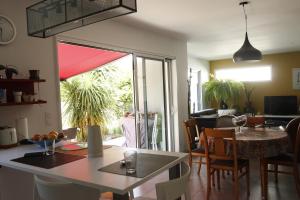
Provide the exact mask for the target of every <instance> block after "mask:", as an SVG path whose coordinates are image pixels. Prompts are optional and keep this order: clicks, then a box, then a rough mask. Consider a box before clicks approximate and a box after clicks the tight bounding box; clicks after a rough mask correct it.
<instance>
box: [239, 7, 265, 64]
mask: <svg viewBox="0 0 300 200" xmlns="http://www.w3.org/2000/svg"><path fill="white" fill-rule="evenodd" d="M249 3H250V2H249V1H241V2H240V3H239V5H240V6H242V7H243V11H244V16H245V23H246V36H245V41H244V44H243V45H242V47H241V48H240V49H239V50H238V51H237V52H235V53H234V54H233V62H235V63H237V62H243V61H260V60H261V59H262V55H261V52H260V51H259V50H258V49H256V48H254V47H253V46H252V45H251V44H250V42H249V39H248V32H247V30H248V20H247V19H248V17H247V13H246V10H245V5H247V4H249Z"/></svg>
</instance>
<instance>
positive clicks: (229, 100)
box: [203, 79, 244, 109]
mask: <svg viewBox="0 0 300 200" xmlns="http://www.w3.org/2000/svg"><path fill="white" fill-rule="evenodd" d="M203 87H204V99H205V101H206V103H208V104H212V103H213V102H216V103H217V104H218V105H220V109H227V108H228V105H229V107H231V108H233V107H234V106H236V105H238V101H239V97H240V96H241V91H242V90H243V89H244V84H243V83H242V82H238V81H232V80H217V79H212V80H210V81H208V82H206V83H205V84H204V85H203Z"/></svg>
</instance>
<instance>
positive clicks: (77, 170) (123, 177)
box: [0, 145, 188, 200]
mask: <svg viewBox="0 0 300 200" xmlns="http://www.w3.org/2000/svg"><path fill="white" fill-rule="evenodd" d="M127 150H136V151H137V154H138V161H139V159H141V160H140V162H138V164H137V166H138V167H137V172H136V175H128V174H126V173H124V169H121V165H120V161H121V160H122V159H123V158H124V152H126V151H127ZM37 151H41V149H40V148H38V147H37V146H36V145H22V146H18V147H15V148H11V149H6V150H0V166H2V167H1V168H0V184H1V185H2V186H3V188H5V189H3V190H2V191H1V187H0V194H1V196H2V199H1V200H11V199H17V198H20V199H30V198H26V197H25V196H24V195H23V194H22V189H23V188H22V185H21V184H19V183H18V182H20V181H22V180H21V177H19V176H14V174H16V173H15V172H18V171H19V172H24V173H26V174H27V175H26V176H30V177H31V178H30V179H29V180H30V181H28V183H23V185H26V184H32V185H33V179H32V177H33V175H41V176H45V177H50V178H55V179H58V180H62V181H68V182H72V183H74V184H79V185H82V186H85V187H91V188H95V189H99V190H100V191H105V192H107V191H110V192H112V193H113V199H117V200H119V199H122V200H123V199H124V200H128V199H129V195H128V193H129V192H130V191H132V190H133V189H134V188H136V187H138V186H140V185H142V184H143V183H145V182H146V181H148V180H150V179H151V178H153V177H155V176H157V175H159V174H160V173H162V172H163V171H166V170H168V171H169V178H170V179H174V178H178V177H180V163H181V162H183V161H186V160H187V158H188V154H186V153H179V152H166V151H152V150H147V149H135V148H124V147H116V146H112V147H110V148H106V149H104V153H103V156H102V157H95V158H90V157H86V156H83V157H80V158H78V159H73V160H72V161H71V162H67V163H64V164H62V165H57V166H55V165H53V166H52V165H51V166H50V167H49V166H48V165H46V164H45V163H42V162H43V159H41V160H40V163H38V165H32V164H35V163H34V162H32V161H30V162H23V161H24V153H28V152H37ZM56 154H57V156H58V158H59V156H60V154H62V153H60V152H58V153H56ZM63 155H64V156H65V155H66V154H63ZM70 156H75V155H70ZM143 159H144V160H143ZM25 160H26V159H25ZM58 160H59V159H58ZM22 162H23V163H22ZM45 162H46V161H45ZM6 170H14V171H15V172H13V173H11V175H8V176H5V171H6ZM1 171H3V172H2V173H1ZM8 179H10V181H7V180H8ZM9 182H10V183H11V185H12V186H11V187H12V188H8V187H9V186H7V185H8V184H9ZM25 187H28V186H24V188H25ZM13 191H18V193H19V194H16V192H13ZM12 193H15V194H12ZM27 193H28V191H27ZM24 194H25V192H24ZM9 196H10V197H9Z"/></svg>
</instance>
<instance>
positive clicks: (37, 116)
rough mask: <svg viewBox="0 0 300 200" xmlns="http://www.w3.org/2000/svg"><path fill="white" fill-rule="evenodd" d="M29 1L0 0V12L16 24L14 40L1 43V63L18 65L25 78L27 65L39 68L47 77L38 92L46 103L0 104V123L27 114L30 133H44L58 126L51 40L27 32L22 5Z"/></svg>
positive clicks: (7, 122)
mask: <svg viewBox="0 0 300 200" xmlns="http://www.w3.org/2000/svg"><path fill="white" fill-rule="evenodd" d="M29 3H33V1H29V0H28V1H18V0H0V14H2V15H6V16H8V17H9V18H11V19H12V20H13V22H14V23H15V25H16V28H17V37H16V40H15V41H14V42H13V43H12V44H9V45H5V46H0V63H1V64H11V65H15V66H17V67H18V68H17V69H18V71H19V72H20V73H21V74H20V76H19V77H27V78H28V69H40V70H41V72H40V77H41V78H44V79H46V80H47V82H46V83H41V84H40V91H41V92H40V95H41V97H42V98H43V99H46V100H47V101H48V103H47V104H45V105H41V106H39V105H30V106H11V107H0V125H10V126H15V119H16V118H19V117H28V121H29V128H30V134H35V133H47V132H48V131H50V130H51V129H54V130H56V129H58V127H59V123H58V121H57V120H56V119H57V115H58V107H57V105H58V102H56V99H57V98H56V92H55V81H56V77H55V75H54V68H55V64H54V59H53V58H54V51H53V41H54V40H53V38H50V39H45V40H42V39H36V38H32V37H28V36H27V30H26V11H25V8H26V6H27V5H28V4H29ZM2 73H3V71H2ZM45 113H46V114H47V115H48V124H46V123H45ZM50 118H51V119H50Z"/></svg>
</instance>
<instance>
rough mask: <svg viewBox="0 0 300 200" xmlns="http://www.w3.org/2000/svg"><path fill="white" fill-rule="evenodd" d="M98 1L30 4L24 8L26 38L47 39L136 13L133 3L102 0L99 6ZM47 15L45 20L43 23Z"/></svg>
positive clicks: (82, 0)
mask: <svg viewBox="0 0 300 200" xmlns="http://www.w3.org/2000/svg"><path fill="white" fill-rule="evenodd" d="M98 1H99V0H97V1H96V0H56V1H53V0H43V1H40V2H38V3H36V4H33V5H31V6H29V7H28V8H27V9H26V13H27V31H28V35H29V36H33V37H40V38H47V37H50V36H53V35H56V34H58V33H62V32H65V31H69V30H72V29H75V28H79V27H82V26H86V25H89V24H93V23H96V22H99V21H103V20H106V19H111V18H114V17H118V16H122V15H127V14H130V13H135V12H137V6H136V0H102V1H101V3H99V2H98ZM77 5H78V6H77ZM74 8H76V9H74ZM45 11H47V14H46V13H45ZM58 13H59V15H58ZM46 16H47V17H48V19H47V20H45V17H46ZM74 22H76V23H74Z"/></svg>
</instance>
